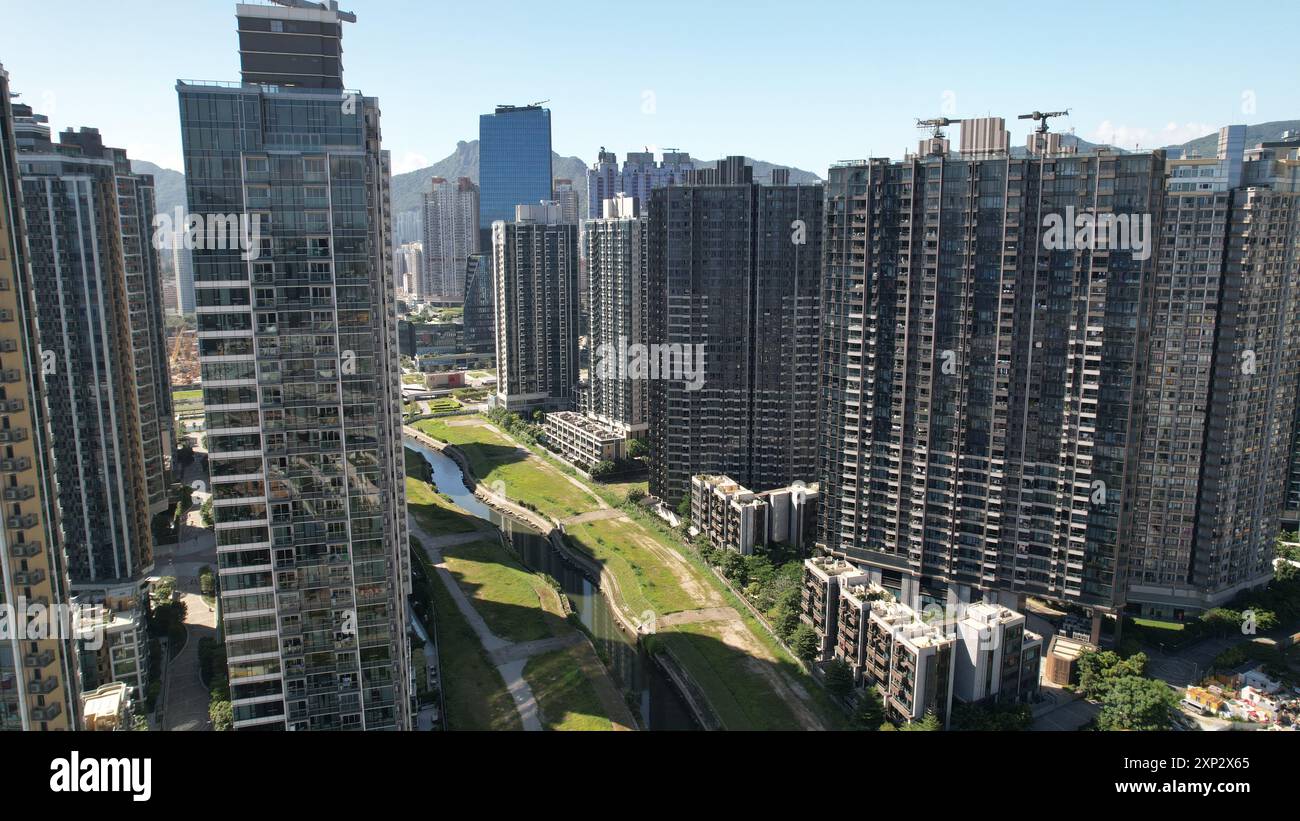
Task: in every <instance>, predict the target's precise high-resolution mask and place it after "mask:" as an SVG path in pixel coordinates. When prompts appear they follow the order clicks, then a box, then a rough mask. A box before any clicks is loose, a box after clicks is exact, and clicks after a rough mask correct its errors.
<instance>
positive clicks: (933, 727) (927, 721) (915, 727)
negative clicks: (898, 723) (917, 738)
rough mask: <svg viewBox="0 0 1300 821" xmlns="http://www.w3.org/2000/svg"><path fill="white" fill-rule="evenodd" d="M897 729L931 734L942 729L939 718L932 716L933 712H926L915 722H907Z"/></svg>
mask: <svg viewBox="0 0 1300 821" xmlns="http://www.w3.org/2000/svg"><path fill="white" fill-rule="evenodd" d="M899 729H901V730H904V731H906V732H913V733H933V732H936V731H938V730H942V729H943V724H942V723H940V721H939V717H938V716H937V715H935V714H934V710H926V711H925V715H924V716H922V717H920V718H918V719H917V720H916V721H909V722H908V723H906V724H904V725H903V726H902V727H900V728H899Z"/></svg>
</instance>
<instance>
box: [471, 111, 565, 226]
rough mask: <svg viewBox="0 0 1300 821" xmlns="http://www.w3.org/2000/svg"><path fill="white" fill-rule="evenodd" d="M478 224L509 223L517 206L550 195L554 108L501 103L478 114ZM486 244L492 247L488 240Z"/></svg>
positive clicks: (545, 199) (548, 198)
mask: <svg viewBox="0 0 1300 821" xmlns="http://www.w3.org/2000/svg"><path fill="white" fill-rule="evenodd" d="M478 140H479V169H478V173H479V226H480V228H481V230H482V231H483V232H484V233H487V232H488V231H490V229H491V227H492V223H493V222H496V221H497V220H504V221H506V222H510V221H511V220H513V219H514V218H515V206H516V205H533V204H535V203H537V202H541V201H549V200H550V199H551V112H550V109H546V108H542V107H541V106H536V105H530V106H498V107H497V109H496V111H495V112H493V113H492V114H484V115H482V116H481V117H479V123H478ZM481 247H484V248H486V247H488V246H487V242H484V243H482V246H481Z"/></svg>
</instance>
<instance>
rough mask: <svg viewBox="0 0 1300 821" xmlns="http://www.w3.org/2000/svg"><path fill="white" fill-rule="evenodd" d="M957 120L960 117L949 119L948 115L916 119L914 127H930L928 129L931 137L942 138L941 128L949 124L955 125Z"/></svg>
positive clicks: (958, 120)
mask: <svg viewBox="0 0 1300 821" xmlns="http://www.w3.org/2000/svg"><path fill="white" fill-rule="evenodd" d="M959 122H961V120H960V119H951V118H948V117H936V118H934V119H933V120H917V121H916V127H917V128H929V129H931V131H930V136H931V137H933V138H935V139H942V138H943V136H944V133H943V129H944V128H946V127H948V126H950V125H956V124H957V123H959Z"/></svg>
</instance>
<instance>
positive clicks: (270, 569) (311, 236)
mask: <svg viewBox="0 0 1300 821" xmlns="http://www.w3.org/2000/svg"><path fill="white" fill-rule="evenodd" d="M277 11H278V12H281V13H283V14H284V15H288V16H292V15H294V14H296V13H298V12H299V11H300V10H298V9H292V8H284V9H278V10H277ZM177 90H178V92H179V95H180V111H181V135H182V141H183V145H184V152H185V172H186V173H185V181H186V193H187V197H188V201H189V207H190V211H191V213H192V218H193V217H199V218H202V219H203V221H204V223H205V224H211V223H212V221H213V220H214V219H215V218H217V217H219V216H224V217H226V218H227V219H228V218H229V217H231V215H234V216H235V217H240V216H246V217H247V218H248V220H249V226H250V230H249V232H248V234H249V235H250V236H249V237H248V238H249V239H251V240H252V241H251V242H246V243H241V245H240V246H238V247H235V248H224V249H223V248H220V247H216V248H214V247H211V246H212V244H213V243H206V244H205V247H203V248H201V249H196V250H195V251H194V254H193V257H194V285H195V300H196V303H197V305H196V313H197V318H198V337H199V357H200V363H201V365H202V381H203V402H204V410H205V414H206V422H207V439H208V442H207V444H208V449H209V452H210V458H209V462H210V470H211V478H212V493H213V499H214V502H213V516H214V519H215V528H216V541H217V559H218V565H219V573H220V587H221V597H222V598H221V612H222V624H223V628H224V633H225V637H226V652H227V661H228V666H229V673H230V695H231V702H232V705H233V707H234V721H235V728H236V729H244V728H257V729H280V728H283V729H289V730H318V729H319V730H333V729H366V730H377V729H406V728H409V726H410V709H409V706H410V705H409V691H410V676H409V672H408V671H409V655H410V648H409V644H408V642H407V638H406V596H407V594H408V592H409V590H410V553H409V549H408V546H407V533H406V519H405V508H406V505H405V496H404V488H403V485H404V469H403V463H402V453H401V448H402V437H401V429H400V405H399V393H398V391H399V385H398V378H399V377H398V348H397V319H396V292H395V289H394V283H393V280H392V270H391V263H392V257H391V254H390V251H389V248H390V242H389V227H390V202H389V192H388V182H389V173H390V172H389V164H388V157H387V154H386V153H385V152H383V151H381V150H380V134H379V107H378V102H377V101H376V100H375V99H374V98H373V97H363V96H361V95H360V94H359V93H356V92H347V91H344V92H339V91H334V90H329V89H310V88H290V87H287V86H275V85H252V84H244V85H242V86H241V85H232V84H229V83H191V82H180V83H179V84H178V86H177ZM254 226H256V227H254ZM245 245H246V246H247V248H245V247H243V246H245Z"/></svg>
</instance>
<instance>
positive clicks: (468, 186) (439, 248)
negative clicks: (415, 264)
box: [415, 177, 479, 303]
mask: <svg viewBox="0 0 1300 821" xmlns="http://www.w3.org/2000/svg"><path fill="white" fill-rule="evenodd" d="M429 185H430V190H429V191H427V192H425V194H424V272H423V276H422V277H421V279H420V282H419V287H418V288H417V291H416V296H415V298H416V299H419V300H430V301H433V302H439V303H460V302H463V301H464V299H465V264H466V260H467V259H468V258H469V257H470V255H472V254H477V253H478V251H479V223H478V217H479V192H478V186H477V185H475V184H474V182H473V181H472V180H470V179H469V178H467V177H461V178H460V179H459V180H457V181H456V182H455V183H451V182H449V181H447V180H445V179H443V178H442V177H434V178H432V179H431V180H430V182H429Z"/></svg>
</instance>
